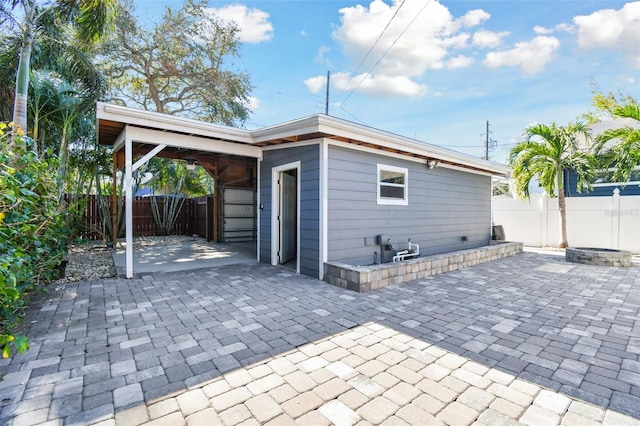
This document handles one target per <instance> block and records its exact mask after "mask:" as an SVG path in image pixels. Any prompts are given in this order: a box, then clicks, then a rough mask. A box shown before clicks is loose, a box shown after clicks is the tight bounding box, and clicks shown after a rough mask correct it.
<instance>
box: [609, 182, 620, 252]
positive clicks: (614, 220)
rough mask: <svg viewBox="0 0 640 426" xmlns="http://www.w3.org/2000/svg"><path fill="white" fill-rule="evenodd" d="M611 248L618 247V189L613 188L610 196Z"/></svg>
mask: <svg viewBox="0 0 640 426" xmlns="http://www.w3.org/2000/svg"><path fill="white" fill-rule="evenodd" d="M611 248H614V249H619V248H620V189H618V188H616V189H614V190H613V196H612V197H611Z"/></svg>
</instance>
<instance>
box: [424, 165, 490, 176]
mask: <svg viewBox="0 0 640 426" xmlns="http://www.w3.org/2000/svg"><path fill="white" fill-rule="evenodd" d="M436 168H443V169H451V170H458V171H461V172H466V173H472V174H474V175H481V176H495V174H494V173H490V172H484V171H481V170H474V169H467V168H465V167H462V166H455V165H453V164H444V163H440V164H438V166H437V167H436Z"/></svg>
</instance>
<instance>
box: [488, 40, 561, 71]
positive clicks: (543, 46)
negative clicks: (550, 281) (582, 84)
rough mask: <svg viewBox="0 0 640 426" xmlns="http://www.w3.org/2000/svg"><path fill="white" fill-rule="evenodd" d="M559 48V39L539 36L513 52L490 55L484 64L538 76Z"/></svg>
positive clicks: (518, 45) (522, 44)
mask: <svg viewBox="0 0 640 426" xmlns="http://www.w3.org/2000/svg"><path fill="white" fill-rule="evenodd" d="M558 47H560V42H559V41H558V39H557V38H555V37H547V36H538V37H535V38H533V39H532V40H531V41H529V42H522V43H517V44H516V47H514V48H513V49H511V50H504V51H501V52H491V53H488V54H487V56H486V58H485V60H484V64H485V65H486V66H488V67H489V68H499V67H520V68H521V69H522V71H523V72H524V73H526V74H536V73H539V72H540V71H542V70H544V67H545V66H546V64H547V63H548V62H549V61H550V60H551V59H552V57H553V54H554V52H555V51H556V50H557V49H558Z"/></svg>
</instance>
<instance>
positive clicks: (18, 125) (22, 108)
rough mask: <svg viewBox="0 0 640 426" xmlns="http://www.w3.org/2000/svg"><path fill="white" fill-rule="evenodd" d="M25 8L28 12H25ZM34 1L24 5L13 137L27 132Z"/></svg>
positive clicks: (14, 105)
mask: <svg viewBox="0 0 640 426" xmlns="http://www.w3.org/2000/svg"><path fill="white" fill-rule="evenodd" d="M27 8H28V9H29V10H27ZM35 11H36V0H33V1H31V2H26V3H25V20H24V27H23V34H22V47H21V49H20V61H19V62H18V72H17V73H16V91H15V100H14V104H13V135H14V136H15V135H16V133H17V132H18V130H20V131H22V132H26V131H27V96H28V94H29V72H30V71H31V51H32V49H33V33H34V28H35V22H34V17H35Z"/></svg>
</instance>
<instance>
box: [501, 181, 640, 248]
mask: <svg viewBox="0 0 640 426" xmlns="http://www.w3.org/2000/svg"><path fill="white" fill-rule="evenodd" d="M565 200H566V205H567V240H568V242H569V246H572V247H599V248H610V249H618V250H629V251H631V252H633V253H640V196H625V197H621V196H620V195H618V194H617V192H616V193H614V194H613V195H612V196H611V197H575V198H566V199H565ZM492 209H493V223H494V224H495V225H502V227H503V228H504V232H505V237H506V239H507V240H508V241H518V242H522V243H524V245H525V246H531V247H555V246H557V245H558V243H559V241H560V212H559V210H558V199H557V198H546V197H545V198H536V199H531V200H530V201H520V200H514V199H504V198H494V199H493V201H492Z"/></svg>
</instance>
